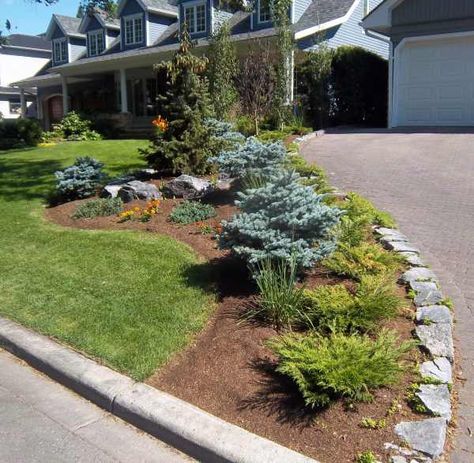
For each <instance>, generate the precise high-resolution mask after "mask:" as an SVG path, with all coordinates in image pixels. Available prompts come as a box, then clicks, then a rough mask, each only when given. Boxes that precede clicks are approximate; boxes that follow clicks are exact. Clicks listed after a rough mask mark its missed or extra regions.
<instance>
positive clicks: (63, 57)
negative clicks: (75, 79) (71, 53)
mask: <svg viewBox="0 0 474 463" xmlns="http://www.w3.org/2000/svg"><path fill="white" fill-rule="evenodd" d="M53 58H54V62H55V63H64V62H65V61H67V42H66V39H58V40H55V41H54V42H53Z"/></svg>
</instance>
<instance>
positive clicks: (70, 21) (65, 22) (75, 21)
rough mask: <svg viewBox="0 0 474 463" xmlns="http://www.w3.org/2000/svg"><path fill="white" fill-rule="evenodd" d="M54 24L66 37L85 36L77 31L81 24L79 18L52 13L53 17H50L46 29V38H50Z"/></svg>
mask: <svg viewBox="0 0 474 463" xmlns="http://www.w3.org/2000/svg"><path fill="white" fill-rule="evenodd" d="M55 25H56V26H58V27H59V29H61V31H62V33H63V34H64V35H65V36H66V37H78V38H81V39H83V38H85V35H84V34H81V32H80V31H79V28H80V26H81V19H80V18H73V17H71V16H62V15H60V14H53V17H52V18H51V21H50V23H49V26H48V30H47V31H46V38H47V39H48V40H51V39H52V34H53V31H54V26H55Z"/></svg>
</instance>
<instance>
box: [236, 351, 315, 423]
mask: <svg viewBox="0 0 474 463" xmlns="http://www.w3.org/2000/svg"><path fill="white" fill-rule="evenodd" d="M250 367H251V368H253V369H255V370H257V371H258V372H259V373H260V375H259V382H258V384H259V385H260V389H259V390H258V392H256V393H255V394H254V395H253V396H252V397H249V398H247V399H245V400H243V401H241V403H240V405H239V409H240V410H246V409H250V410H262V411H264V412H266V413H267V415H274V416H276V418H277V421H278V422H279V423H281V424H285V423H289V424H291V425H292V426H296V427H298V428H307V427H310V426H313V425H314V419H315V417H316V416H317V414H318V413H319V412H321V411H322V409H310V408H309V407H307V406H306V405H305V403H304V401H303V399H302V397H301V394H300V392H299V391H298V389H297V387H296V386H295V384H294V382H293V381H291V380H290V379H289V378H287V377H286V376H284V375H282V374H280V373H278V372H277V371H276V363H275V362H273V361H271V360H269V359H268V358H266V359H257V360H254V361H252V362H250Z"/></svg>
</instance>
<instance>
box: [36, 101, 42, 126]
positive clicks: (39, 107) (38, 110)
mask: <svg viewBox="0 0 474 463" xmlns="http://www.w3.org/2000/svg"><path fill="white" fill-rule="evenodd" d="M36 118H37V119H38V120H40V121H41V120H43V102H42V101H41V98H40V97H39V95H36Z"/></svg>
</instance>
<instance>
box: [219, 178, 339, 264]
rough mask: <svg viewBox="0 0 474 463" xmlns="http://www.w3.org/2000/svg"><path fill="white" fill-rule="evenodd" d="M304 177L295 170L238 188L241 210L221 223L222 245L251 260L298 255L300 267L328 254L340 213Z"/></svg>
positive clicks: (296, 256) (278, 258) (294, 256)
mask: <svg viewBox="0 0 474 463" xmlns="http://www.w3.org/2000/svg"><path fill="white" fill-rule="evenodd" d="M299 180H300V177H299V175H298V174H296V173H295V172H287V171H281V172H278V173H277V174H275V175H274V176H273V177H271V178H270V179H269V183H268V184H266V185H265V186H263V187H261V188H257V189H250V190H247V191H245V192H241V193H239V200H238V201H236V205H237V206H238V207H239V208H240V210H241V212H240V213H239V214H237V215H236V216H234V217H233V219H232V220H231V221H230V222H223V223H222V226H223V231H222V233H221V235H220V240H219V243H220V247H221V248H222V249H231V250H232V252H233V253H234V254H235V255H237V256H239V257H241V258H243V259H245V260H246V261H247V262H248V263H250V264H252V265H253V264H256V263H258V262H260V261H264V260H265V259H270V260H283V261H286V262H291V260H292V259H294V260H295V265H296V267H297V269H298V270H300V269H301V268H305V267H306V268H308V267H311V266H312V265H313V264H314V263H315V262H317V261H318V260H320V259H322V258H324V257H326V256H328V255H329V254H330V253H331V251H333V250H334V248H335V242H334V237H333V235H332V233H331V231H332V229H333V227H334V226H335V225H336V224H337V223H338V221H339V217H340V214H341V212H340V211H339V209H337V208H331V207H329V206H327V205H325V204H324V203H323V198H324V196H323V195H318V194H316V193H315V192H314V191H313V189H312V188H310V187H305V186H303V185H301V183H300V181H299Z"/></svg>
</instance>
